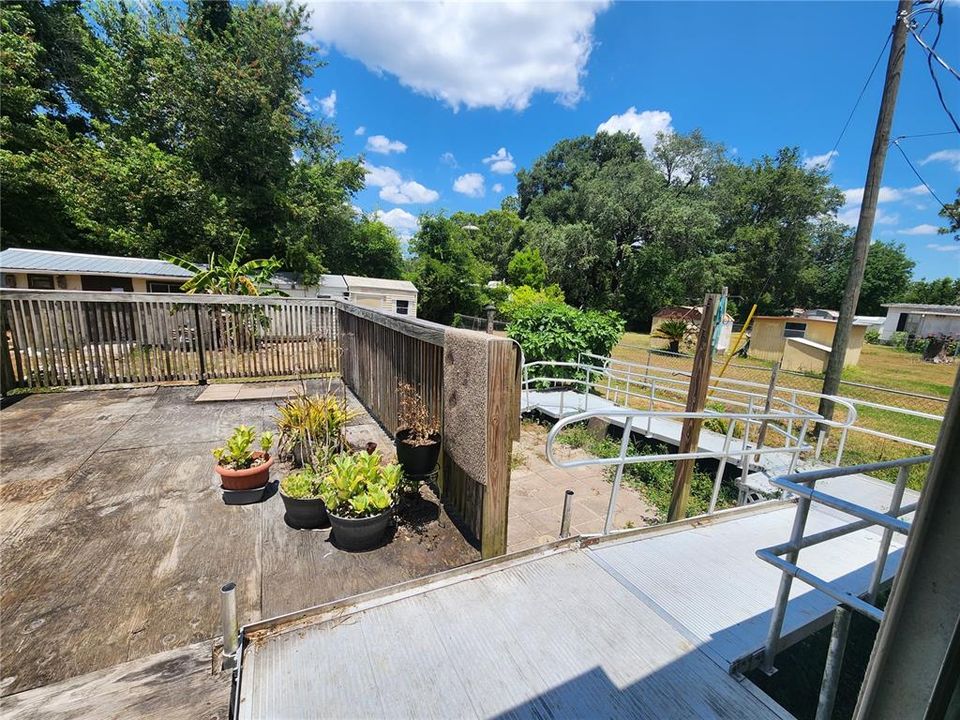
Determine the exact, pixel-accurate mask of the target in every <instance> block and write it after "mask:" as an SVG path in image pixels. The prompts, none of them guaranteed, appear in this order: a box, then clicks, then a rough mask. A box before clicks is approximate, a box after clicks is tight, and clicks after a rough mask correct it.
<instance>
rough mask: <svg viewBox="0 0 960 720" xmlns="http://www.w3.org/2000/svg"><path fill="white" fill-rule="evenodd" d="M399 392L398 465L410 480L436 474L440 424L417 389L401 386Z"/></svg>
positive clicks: (404, 384) (410, 386)
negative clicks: (434, 472) (434, 471)
mask: <svg viewBox="0 0 960 720" xmlns="http://www.w3.org/2000/svg"><path fill="white" fill-rule="evenodd" d="M397 392H398V395H399V407H400V410H399V412H398V413H397V433H396V436H395V441H396V446H397V462H399V463H400V465H401V467H403V472H404V473H405V474H406V475H407V476H409V477H411V478H417V479H419V478H423V477H425V476H427V475H429V474H430V473H432V472H433V470H434V468H436V467H437V460H438V459H439V458H440V424H439V422H437V419H436V418H435V417H433V416H432V415H431V414H430V411H429V410H428V409H427V406H426V403H424V402H423V398H421V397H420V393H418V392H417V390H416V388H415V387H413V386H412V385H409V384H407V383H400V385H399V387H398V389H397Z"/></svg>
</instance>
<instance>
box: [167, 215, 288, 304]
mask: <svg viewBox="0 0 960 720" xmlns="http://www.w3.org/2000/svg"><path fill="white" fill-rule="evenodd" d="M246 237H247V231H246V230H244V231H243V232H242V233H240V236H239V237H238V238H237V244H236V247H234V249H233V256H232V257H230V258H229V259H228V258H227V257H226V256H224V255H218V254H217V253H215V252H212V253H210V259H209V260H208V261H207V264H206V265H197V264H196V263H193V262H191V261H190V260H187V259H186V258H182V257H177V256H176V255H170V254H168V253H161V255H160V257H162V258H163V259H164V260H166V261H167V262H170V263H173V264H174V265H176V266H177V267H179V268H183V269H184V270H186V271H187V272H190V273H192V274H193V277H191V278H190V279H189V280H187V281H186V282H185V283H184V284H183V285H181V286H180V289H181V290H183V291H184V292H185V293H187V294H188V295H194V294H197V293H206V294H211V295H286V293H285V292H282V291H281V290H278V289H276V288H274V287H273V286H271V285H270V279H271V278H272V277H273V275H274V273H276V272H277V270H279V269H280V268H281V266H282V264H281V262H280V261H279V260H277V259H276V258H274V257H271V258H268V259H265V260H263V259H261V260H248V261H247V262H244V263H241V262H240V258H241V257H243V254H244V252H245V251H246V244H245V240H246Z"/></svg>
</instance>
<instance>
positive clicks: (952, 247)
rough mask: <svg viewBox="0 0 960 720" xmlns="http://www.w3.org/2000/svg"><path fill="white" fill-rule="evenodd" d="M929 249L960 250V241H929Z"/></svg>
mask: <svg viewBox="0 0 960 720" xmlns="http://www.w3.org/2000/svg"><path fill="white" fill-rule="evenodd" d="M927 249H928V250H936V251H937V252H960V243H953V244H950V243H943V244H941V243H927Z"/></svg>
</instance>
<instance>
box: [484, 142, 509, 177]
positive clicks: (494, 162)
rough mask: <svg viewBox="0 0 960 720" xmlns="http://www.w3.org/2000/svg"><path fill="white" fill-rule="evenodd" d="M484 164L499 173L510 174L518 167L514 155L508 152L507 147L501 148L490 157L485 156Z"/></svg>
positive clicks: (493, 171)
mask: <svg viewBox="0 0 960 720" xmlns="http://www.w3.org/2000/svg"><path fill="white" fill-rule="evenodd" d="M483 164H484V165H487V166H489V167H490V172H492V173H497V174H498V175H509V174H510V173H512V172H513V171H514V170H516V169H517V165H516V163H514V162H513V155H511V154H510V153H509V152H507V149H506V148H505V147H502V148H500V149H499V150H497V151H496V152H495V153H494V154H493V155H491V156H490V157H485V158H484V159H483Z"/></svg>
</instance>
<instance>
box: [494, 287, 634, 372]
mask: <svg viewBox="0 0 960 720" xmlns="http://www.w3.org/2000/svg"><path fill="white" fill-rule="evenodd" d="M623 331H624V322H623V318H621V317H620V315H619V314H618V313H616V312H613V311H612V310H604V311H601V310H577V309H576V308H573V307H570V306H569V305H566V304H564V303H559V302H543V303H536V304H532V305H526V306H522V307H518V308H516V309H515V311H514V313H513V317H512V318H511V319H510V322H509V324H508V325H507V335H509V336H510V337H511V338H513V339H514V340H516V341H517V342H518V343H520V347H522V348H523V354H524V357H525V358H526V361H527V362H536V361H539V360H552V361H560V362H576V361H577V356H578V355H579V354H580V353H582V352H590V353H594V354H596V355H605V356H606V355H609V354H610V352H611V351H612V350H613V348H614V346H615V345H616V344H617V343H618V342H620V338H621V337H623Z"/></svg>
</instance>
